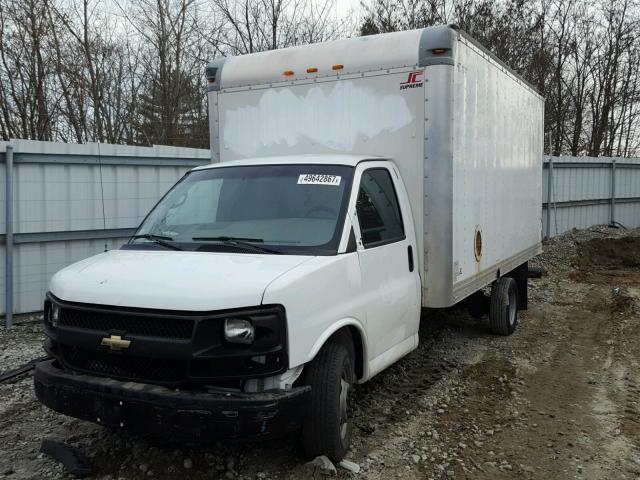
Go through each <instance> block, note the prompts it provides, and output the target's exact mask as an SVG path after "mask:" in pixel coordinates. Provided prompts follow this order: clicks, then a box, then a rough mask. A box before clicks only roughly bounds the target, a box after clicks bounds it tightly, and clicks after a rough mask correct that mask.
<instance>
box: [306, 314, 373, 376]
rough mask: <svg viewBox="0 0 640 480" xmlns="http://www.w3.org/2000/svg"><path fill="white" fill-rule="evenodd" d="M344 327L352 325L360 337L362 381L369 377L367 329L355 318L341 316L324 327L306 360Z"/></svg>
mask: <svg viewBox="0 0 640 480" xmlns="http://www.w3.org/2000/svg"><path fill="white" fill-rule="evenodd" d="M344 327H354V328H355V329H356V330H357V331H358V333H359V334H360V337H361V338H362V378H361V379H360V382H363V381H365V380H366V379H368V378H369V361H368V358H367V351H368V343H369V342H368V338H367V331H366V330H365V328H364V325H362V323H361V322H360V321H359V320H358V319H356V318H343V319H341V320H338V321H337V322H334V323H332V324H331V325H330V326H329V327H328V328H326V329H325V330H324V332H322V335H320V336H319V337H318V338H317V339H316V341H315V343H314V344H313V347H312V348H311V350H310V351H309V356H308V357H307V362H310V361H312V360H313V359H314V358H315V357H316V355H317V354H318V352H319V351H320V349H321V348H322V347H323V346H324V345H325V343H327V340H329V338H331V336H332V335H333V334H334V333H336V332H337V331H338V330H340V329H342V328H344Z"/></svg>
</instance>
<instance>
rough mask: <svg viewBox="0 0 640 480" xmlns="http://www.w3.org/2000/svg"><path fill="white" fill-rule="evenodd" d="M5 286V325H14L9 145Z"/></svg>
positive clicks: (7, 157)
mask: <svg viewBox="0 0 640 480" xmlns="http://www.w3.org/2000/svg"><path fill="white" fill-rule="evenodd" d="M5 181H6V190H5V195H6V198H5V209H6V210H5V223H6V229H5V245H4V248H5V250H4V253H5V265H4V266H5V279H4V281H5V284H4V294H5V296H4V305H5V316H4V325H5V327H6V328H11V326H12V325H13V146H12V145H7V148H6V154H5Z"/></svg>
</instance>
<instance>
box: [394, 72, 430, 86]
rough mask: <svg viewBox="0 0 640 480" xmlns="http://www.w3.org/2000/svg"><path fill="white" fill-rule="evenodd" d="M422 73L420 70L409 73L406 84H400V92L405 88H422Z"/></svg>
mask: <svg viewBox="0 0 640 480" xmlns="http://www.w3.org/2000/svg"><path fill="white" fill-rule="evenodd" d="M423 74H424V72H423V71H422V70H416V71H414V72H409V76H408V77H407V81H406V82H402V83H400V90H404V89H406V88H420V87H422V75H423Z"/></svg>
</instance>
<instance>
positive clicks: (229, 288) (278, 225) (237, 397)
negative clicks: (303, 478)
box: [36, 155, 421, 459]
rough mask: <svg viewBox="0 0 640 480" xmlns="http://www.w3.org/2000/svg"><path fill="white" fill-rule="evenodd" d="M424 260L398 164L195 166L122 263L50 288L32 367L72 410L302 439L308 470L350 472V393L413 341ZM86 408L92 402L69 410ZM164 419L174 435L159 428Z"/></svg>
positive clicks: (152, 427)
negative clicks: (338, 464)
mask: <svg viewBox="0 0 640 480" xmlns="http://www.w3.org/2000/svg"><path fill="white" fill-rule="evenodd" d="M415 248H416V236H415V232H414V229H413V225H412V221H411V211H410V207H409V202H408V198H407V194H406V190H405V187H404V184H403V182H402V179H401V177H400V175H399V173H398V169H397V167H396V166H395V165H394V163H393V162H392V161H391V160H387V159H381V158H367V157H359V156H349V155H309V156H293V157H274V158H262V159H259V160H251V159H249V160H245V161H236V162H228V163H222V164H216V165H211V166H206V167H201V168H196V169H194V170H192V171H191V172H189V173H188V174H187V175H185V176H184V178H183V179H182V180H181V181H180V182H178V183H177V184H176V185H175V186H174V187H173V188H172V189H171V190H170V191H169V192H168V193H167V194H166V195H165V197H164V198H163V199H162V200H160V202H159V203H158V204H157V205H156V207H155V208H154V209H153V210H152V211H151V213H149V215H148V216H147V218H146V219H145V220H144V221H143V222H142V224H141V225H140V228H139V229H138V231H137V233H136V235H134V236H133V237H132V239H131V240H130V241H129V243H127V244H126V245H124V246H123V247H122V248H121V249H120V250H112V251H109V252H105V253H103V254H100V255H98V256H95V257H92V258H90V259H87V260H85V261H83V262H79V263H77V264H74V265H72V266H70V267H68V268H66V269H64V270H62V271H60V272H58V273H57V274H56V275H55V276H54V277H53V279H52V281H51V287H50V292H49V294H48V295H47V299H46V302H45V316H46V322H45V327H46V332H47V335H48V336H49V340H48V342H47V345H46V349H47V352H48V353H49V354H50V355H51V356H52V358H53V359H54V360H52V361H50V362H48V363H45V364H43V365H42V366H40V367H39V375H38V378H37V380H36V388H37V392H38V396H39V398H41V399H42V400H43V401H44V402H45V403H46V404H48V405H50V406H53V408H55V409H56V410H59V411H63V412H64V413H69V414H71V415H76V416H80V417H81V418H85V419H87V420H93V421H96V422H98V423H101V424H104V425H109V426H111V427H115V428H127V429H129V430H134V431H138V432H140V433H143V434H154V433H155V434H156V435H169V436H170V437H171V438H177V437H182V438H184V437H186V438H191V439H194V438H201V439H202V438H211V436H212V434H217V435H222V437H223V438H230V437H235V436H247V435H269V434H275V433H283V432H286V431H289V430H292V429H295V428H297V427H300V426H301V425H305V429H304V431H305V432H306V433H305V435H304V437H305V446H306V448H307V452H308V453H309V454H310V455H314V454H320V453H328V454H329V455H331V457H332V458H334V459H340V458H342V456H344V453H345V452H346V449H347V447H348V445H349V436H350V430H351V426H350V423H349V418H348V408H347V403H346V402H347V398H348V393H349V390H350V389H351V388H352V386H353V385H354V383H356V382H363V381H366V380H367V379H368V378H370V377H371V376H372V375H374V374H375V373H377V372H379V371H380V370H382V369H384V368H385V367H386V366H388V365H389V364H391V363H393V362H394V361H395V360H397V359H398V358H400V357H401V356H403V355H404V354H406V353H408V352H409V351H411V350H412V349H413V348H415V347H416V346H417V344H418V324H419V318H420V307H421V300H420V278H419V274H418V270H417V269H416V268H415V262H416V260H415V258H414V255H415V253H414V252H415ZM305 365H306V366H307V367H306V368H305ZM113 378H117V379H118V380H119V382H114V380H113ZM141 383H143V384H145V386H144V387H143V389H142V390H141V389H140V388H141V387H140V384H141ZM88 385H91V388H88ZM176 388H178V389H187V390H188V391H189V394H188V395H186V396H181V395H178V394H176V391H175V389H176ZM328 389H331V390H328ZM91 393H93V394H94V395H95V398H92V400H91V401H90V402H86V400H87V399H88V398H91ZM76 396H78V397H81V398H82V399H84V400H85V401H82V400H81V398H78V399H77V401H76V400H73V401H71V402H70V401H69V399H75V398H76ZM170 405H174V406H175V407H176V410H175V411H174V412H172V413H171V414H170V415H169V416H170V418H171V420H169V421H167V420H163V421H162V422H161V423H159V424H157V423H154V421H156V419H157V418H160V417H164V416H166V415H165V414H167V415H168V414H169V413H168V412H167V411H164V412H163V415H161V416H158V415H157V412H158V411H163V410H166V409H168V408H169V406H170ZM310 409H313V415H310V413H311V410H310ZM203 411H207V412H210V413H208V414H207V415H204V417H205V418H199V420H198V421H194V419H193V417H194V416H195V417H203V414H202V413H201V412H203ZM337 412H339V414H337ZM183 417H184V418H183ZM309 419H311V420H309ZM305 420H306V424H305ZM332 422H333V423H332ZM326 429H332V432H324V430H326ZM319 430H322V432H320V433H319V432H318V431H319ZM319 434H320V435H321V436H320V441H318V439H317V438H318V435H319ZM327 442H328V443H327Z"/></svg>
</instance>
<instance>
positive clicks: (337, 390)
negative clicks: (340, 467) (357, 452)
mask: <svg viewBox="0 0 640 480" xmlns="http://www.w3.org/2000/svg"><path fill="white" fill-rule="evenodd" d="M354 378H355V373H354V369H353V359H352V358H351V355H350V354H349V351H348V349H347V348H346V347H345V346H344V345H343V344H341V343H328V344H327V345H325V346H324V347H322V350H320V352H319V353H318V355H317V356H316V358H315V359H314V360H313V361H312V362H311V364H310V365H309V366H308V369H307V373H306V377H305V379H306V383H307V384H308V385H310V386H311V409H310V412H309V415H308V416H307V419H306V420H305V423H304V426H303V428H302V441H303V446H304V451H305V454H306V455H307V456H308V457H311V458H313V457H316V456H318V455H326V456H327V457H329V458H330V459H331V460H332V461H333V462H339V461H340V460H342V459H343V458H344V456H345V455H346V453H347V450H348V449H349V446H350V444H351V428H352V427H351V422H350V419H349V409H348V401H349V393H350V391H351V389H352V387H353V383H354Z"/></svg>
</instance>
